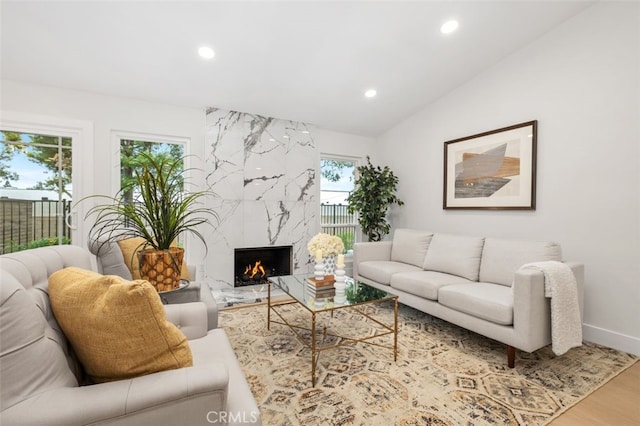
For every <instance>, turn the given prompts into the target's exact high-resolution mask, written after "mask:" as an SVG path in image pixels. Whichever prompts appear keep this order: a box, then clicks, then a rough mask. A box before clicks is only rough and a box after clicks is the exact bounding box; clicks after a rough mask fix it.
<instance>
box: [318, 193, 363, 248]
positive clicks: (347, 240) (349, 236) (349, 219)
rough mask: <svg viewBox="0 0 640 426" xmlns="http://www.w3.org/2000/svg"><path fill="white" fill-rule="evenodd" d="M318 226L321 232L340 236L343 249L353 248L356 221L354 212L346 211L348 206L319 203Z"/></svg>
mask: <svg viewBox="0 0 640 426" xmlns="http://www.w3.org/2000/svg"><path fill="white" fill-rule="evenodd" d="M320 226H321V228H322V232H324V233H326V234H329V235H337V236H339V237H340V238H342V241H343V242H344V246H345V250H351V249H352V248H353V243H354V242H355V237H356V231H357V229H358V223H357V221H356V215H355V213H353V214H350V213H349V212H348V206H345V205H342V204H322V205H320Z"/></svg>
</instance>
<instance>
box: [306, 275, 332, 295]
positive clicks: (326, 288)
mask: <svg viewBox="0 0 640 426" xmlns="http://www.w3.org/2000/svg"><path fill="white" fill-rule="evenodd" d="M335 282H336V280H335V279H334V278H333V275H327V276H325V277H324V279H323V280H316V279H315V278H307V289H308V290H309V294H310V295H311V296H312V297H314V298H316V299H323V298H326V297H333V296H335V295H336V289H335V287H334V286H333V284H334V283H335Z"/></svg>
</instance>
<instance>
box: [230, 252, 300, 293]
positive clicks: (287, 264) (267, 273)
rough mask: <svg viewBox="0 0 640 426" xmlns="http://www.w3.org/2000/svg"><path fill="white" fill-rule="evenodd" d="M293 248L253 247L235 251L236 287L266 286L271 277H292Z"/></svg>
mask: <svg viewBox="0 0 640 426" xmlns="http://www.w3.org/2000/svg"><path fill="white" fill-rule="evenodd" d="M292 254H293V247H292V246H278V247H273V246H270V247H251V248H240V249H235V250H234V262H233V263H234V266H233V267H234V274H233V275H234V280H235V283H234V286H235V287H240V286H247V285H256V284H266V283H267V281H268V278H269V277H277V276H281V275H290V274H291V269H292V264H293V256H292Z"/></svg>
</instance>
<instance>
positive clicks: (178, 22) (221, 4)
mask: <svg viewBox="0 0 640 426" xmlns="http://www.w3.org/2000/svg"><path fill="white" fill-rule="evenodd" d="M592 3H593V2H587V1H553V2H552V1H515V0H514V1H468V2H461V1H411V2H402V1H352V2H346V1H335V2H332V1H277V2H270V1H254V2H248V1H194V2H188V1H180V2H178V1H175V2H170V1H137V2H134V1H108V2H98V1H88V2H79V1H68V2H58V1H42V2H37V1H4V0H3V1H2V3H1V5H0V7H1V9H0V19H1V26H0V27H1V33H0V36H1V39H0V40H1V45H0V47H1V55H2V61H1V65H0V76H1V77H2V78H3V79H8V80H16V81H23V82H28V83H34V84H43V85H49V86H56V87H61V88H68V89H78V90H85V91H91V92H97V93H103V94H110V95H117V96H125V97H129V98H135V99H142V100H148V101H154V102H162V103H167V104H174V105H180V106H188V107H195V108H204V107H206V106H216V107H220V108H225V109H231V110H238V111H243V112H249V113H255V114H261V115H266V116H271V117H276V118H284V119H290V120H296V121H303V122H307V123H309V124H313V125H317V126H320V127H323V128H327V129H331V130H336V131H341V132H347V133H354V134H360V135H367V136H375V135H378V134H380V133H382V132H384V131H385V130H387V129H388V128H390V127H391V126H393V125H395V124H397V123H398V122H400V121H401V120H403V119H404V118H406V117H408V116H410V115H411V114H413V113H415V112H417V111H418V110H420V109H421V108H423V107H424V106H425V105H428V104H429V103H431V102H433V101H434V100H436V99H437V98H439V97H441V96H443V95H444V94H446V93H447V92H450V91H451V90H454V89H455V88H456V87H458V86H460V85H462V84H463V83H465V82H466V81H468V80H470V79H472V78H473V77H474V76H476V75H478V74H479V73H482V72H483V71H485V70H487V69H488V68H490V67H492V66H493V65H494V64H496V63H497V62H499V61H500V60H502V59H503V58H505V57H506V56H508V55H510V54H511V53H513V52H515V51H517V50H519V49H521V48H522V47H524V46H526V45H527V44H529V43H531V42H532V41H533V40H535V39H537V38H539V37H541V36H542V35H543V34H544V33H546V32H548V31H549V30H550V29H552V28H554V27H556V26H558V25H559V24H561V23H562V22H564V21H565V20H567V19H569V18H570V17H571V16H573V15H576V14H578V13H580V12H581V11H582V10H584V9H585V8H587V7H589V6H590V5H591V4H592ZM449 19H456V20H457V21H458V22H459V28H458V30H457V31H456V32H454V33H452V34H448V35H444V34H442V33H441V32H440V27H441V25H442V24H443V23H444V22H445V21H447V20H449ZM202 45H206V46H210V47H211V48H213V49H214V51H215V57H214V58H213V59H209V60H205V59H202V58H201V57H199V56H198V54H197V50H198V48H199V47H200V46H202ZM370 88H375V89H376V90H377V96H376V97H374V98H365V97H364V92H365V90H367V89H370ZM132 113H134V112H132Z"/></svg>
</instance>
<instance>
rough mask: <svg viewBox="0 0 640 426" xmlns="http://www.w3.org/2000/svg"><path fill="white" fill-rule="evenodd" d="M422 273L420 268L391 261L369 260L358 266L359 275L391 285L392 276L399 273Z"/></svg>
mask: <svg viewBox="0 0 640 426" xmlns="http://www.w3.org/2000/svg"><path fill="white" fill-rule="evenodd" d="M408 271H421V269H420V268H418V267H417V266H413V265H408V264H406V263H402V262H392V261H390V260H368V261H366V262H361V263H360V264H359V265H358V275H359V276H362V277H365V278H369V279H370V280H373V281H375V282H377V283H380V284H384V285H389V284H390V283H391V276H392V275H393V274H397V273H398V272H408Z"/></svg>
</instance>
